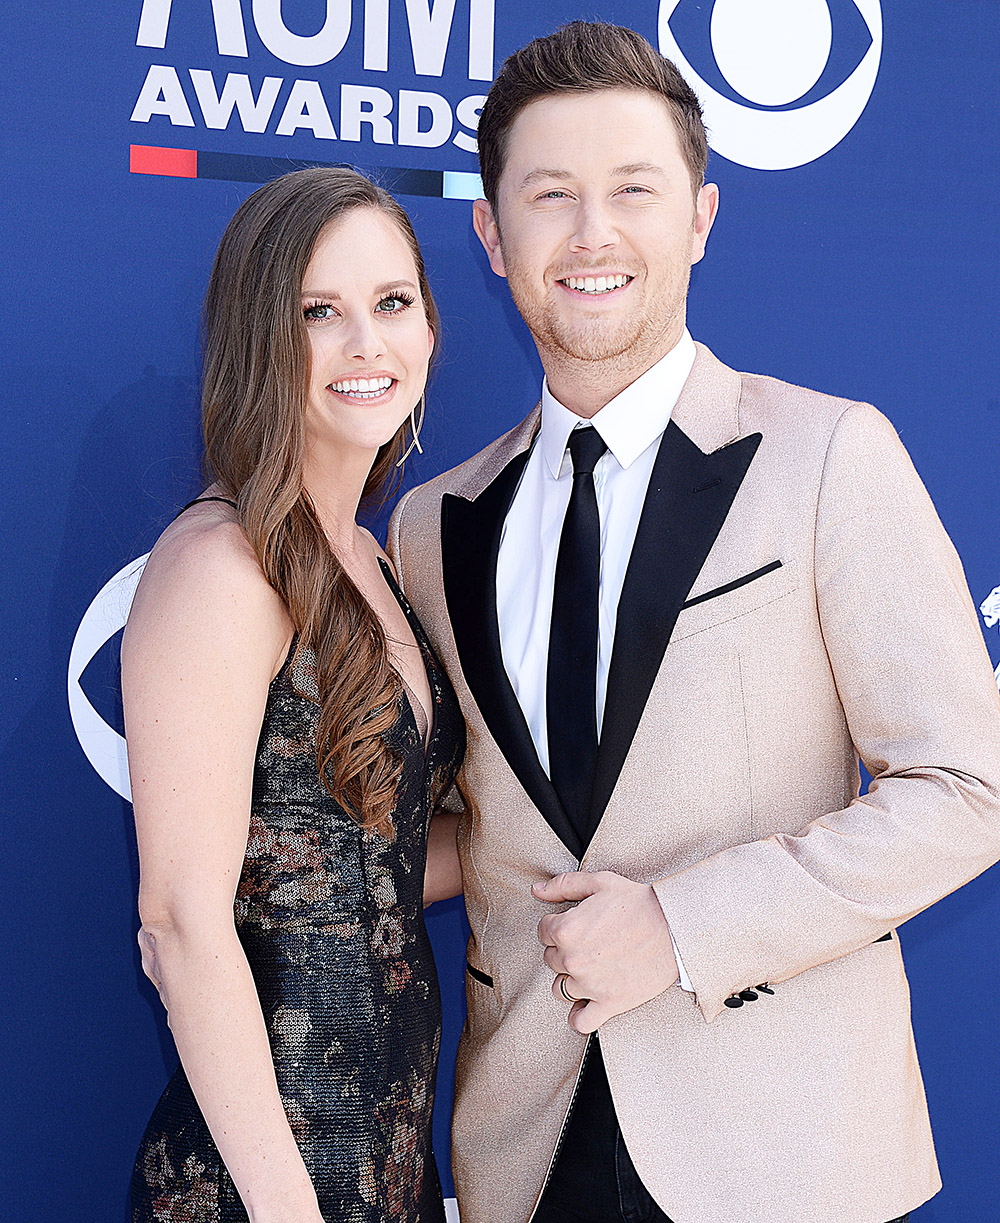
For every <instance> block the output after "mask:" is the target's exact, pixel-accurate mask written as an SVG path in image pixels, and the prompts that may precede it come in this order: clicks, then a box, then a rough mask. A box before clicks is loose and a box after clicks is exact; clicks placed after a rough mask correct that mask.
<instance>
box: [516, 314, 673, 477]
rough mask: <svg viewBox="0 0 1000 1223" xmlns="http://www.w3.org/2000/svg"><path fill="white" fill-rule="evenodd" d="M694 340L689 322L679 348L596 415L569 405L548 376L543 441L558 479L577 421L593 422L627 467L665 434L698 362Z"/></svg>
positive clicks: (551, 470) (544, 385)
mask: <svg viewBox="0 0 1000 1223" xmlns="http://www.w3.org/2000/svg"><path fill="white" fill-rule="evenodd" d="M694 358H695V347H694V341H693V340H692V339H691V335H690V333H689V332H688V330H687V328H685V330H684V334H683V335H682V336H681V338H680V340H678V342H677V343H676V344H675V345H674V347H673V348H671V350H670V351H669V352H668V353H667V354H666V356H664V357H661V358H660V359H659V361H657V362H656V364H655V365H651V366H650V367H649V369H647V370H646V372H645V373H644V374H640V375H639V377H638V378H636V380H635V381H634V382H632V383H630V384H629V385H628V386H627V387H626V388H625V389H624V390H623V391H621V392H620V393H619V394H618V395H616V396H615V397H614V399H612V400H609V402H608V403H606V404H605V405H604V407H603V408H601V410H600V411H599V412H597V413H595V415H594V416H592V417H591V419H590V420H589V421H588V420H584V419H583V418H582V417H579V416H577V414H576V413H575V412H571V411H570V410H569V408H567V407H564V406H563V405H562V404H561V403H560V402H559V400H558V399H556V398H555V397H554V396H553V394H552V393H551V391H550V390H549V384H548V382H547V381H543V382H542V425H541V431H540V436H539V438H538V444H539V446H540V447H541V450H542V455H543V457H544V459H545V465H546V467H547V468H548V469H549V473H550V474H551V476H552V478H553V479H558V478H559V472H560V469H561V467H562V463H563V456H564V455H565V453H566V444H567V442H568V441H569V435H570V434H571V433H572V432H573V430H574V429H575V428H576V427H577V425H588V424H589V425H593V426H594V428H595V429H596V430H597V432H598V433H599V434H600V435H601V437H602V438H603V439H604V441H605V442H606V443H607V447H608V450H610V451H611V453H612V454H613V455H614V457H615V459H616V460H617V461H618V463H619V464H620V466H621V467H623V468H625V467H630V466H631V465H632V464H633V463H634V462H635V460H636V459H637V458H638V457H639V455H640V454H642V452H643V451H644V450H645V449H646V448H647V446H649V445H651V444H652V443H653V442H655V441H656V439H657V438H658V437H659V436H660V434H661V433H662V432H663V430H664V429H665V428H666V427H667V424H668V423H669V421H670V416H671V413H672V412H673V410H674V405H675V404H676V403H677V400H678V398H679V397H680V393H681V389H682V388H683V386H684V383H685V382H686V381H687V376H688V374H690V372H691V366H692V365H693V364H694Z"/></svg>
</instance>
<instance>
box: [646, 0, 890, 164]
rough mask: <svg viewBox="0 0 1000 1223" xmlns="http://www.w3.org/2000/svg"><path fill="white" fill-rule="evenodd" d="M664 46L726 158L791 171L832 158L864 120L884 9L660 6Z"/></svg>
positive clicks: (782, 4) (688, 0) (845, 0)
mask: <svg viewBox="0 0 1000 1223" xmlns="http://www.w3.org/2000/svg"><path fill="white" fill-rule="evenodd" d="M659 41H660V51H661V53H662V54H663V55H665V56H666V57H667V58H668V59H671V60H673V61H674V63H675V64H676V65H677V67H678V68H679V69H680V71H681V72H682V73H683V75H684V77H685V79H686V80H687V81H688V83H689V84H690V85H691V87H692V89H694V91H695V93H696V94H697V95H698V98H699V100H700V101H701V104H702V106H703V107H704V110H705V124H706V126H707V127H708V132H709V142H710V143H711V146H712V148H713V150H714V151H715V152H716V153H720V154H721V155H722V156H723V157H725V158H727V159H728V160H729V161H735V162H737V163H738V164H739V165H741V166H749V167H750V168H751V169H754V170H789V169H791V168H792V167H794V166H804V165H806V163H807V162H810V161H815V160H816V159H817V158H818V157H822V156H823V155H824V154H825V153H829V151H830V150H831V149H832V148H834V146H835V145H838V144H839V143H840V142H841V140H843V139H844V137H845V136H846V135H847V134H848V132H849V131H850V130H851V128H853V127H854V125H855V123H857V121H858V119H860V118H861V114H862V112H863V111H864V109H865V107H866V106H867V105H868V99H869V98H870V97H871V95H872V90H873V89H874V88H875V78H876V77H877V76H878V70H879V63H880V61H881V58H882V8H881V4H880V0H715V2H714V4H712V3H705V2H704V0H660V16H659ZM682 47H683V48H684V50H682V49H681V48H682Z"/></svg>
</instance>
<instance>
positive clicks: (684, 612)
mask: <svg viewBox="0 0 1000 1223" xmlns="http://www.w3.org/2000/svg"><path fill="white" fill-rule="evenodd" d="M706 577H707V575H706ZM712 577H714V578H715V580H714V581H713V580H710V579H708V580H704V581H703V580H702V578H701V577H699V579H698V581H697V582H695V584H694V587H693V588H692V591H691V593H690V595H689V596H688V598H687V600H686V601H685V602H684V604H683V605H682V606H681V610H680V614H679V615H678V617H677V624H676V627H675V628H674V632H673V635H672V636H671V641H680V640H682V639H683V638H685V637H691V636H693V635H694V634H695V633H702V632H704V631H705V630H706V629H710V628H714V627H715V626H716V625H717V624H725V623H726V622H727V621H729V620H735V619H736V618H737V617H738V616H745V615H748V614H749V613H750V612H753V611H756V610H757V609H758V608H760V607H764V606H766V605H767V604H768V603H773V602H775V601H776V600H777V599H781V598H783V597H784V596H785V595H787V594H791V592H792V591H793V590H795V588H796V582H795V578H794V573H793V570H792V568H791V567H790V566H788V565H786V564H785V563H784V562H783V561H781V560H779V559H775V560H773V561H768V562H767V564H764V565H758V566H756V567H754V568H751V569H748V570H746V571H744V572H742V573H740V572H739V570H737V575H736V576H734V577H732V578H730V579H729V580H728V581H723V582H719V581H718V579H717V577H716V575H714V574H713V575H712Z"/></svg>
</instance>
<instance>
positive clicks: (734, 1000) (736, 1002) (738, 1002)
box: [725, 994, 743, 1011]
mask: <svg viewBox="0 0 1000 1223" xmlns="http://www.w3.org/2000/svg"><path fill="white" fill-rule="evenodd" d="M725 1005H726V1006H728V1007H729V1009H730V1010H733V1011H735V1010H736V1008H737V1007H738V1006H742V1005H743V999H742V998H738V997H737V996H736V995H735V994H733V996H732V997H731V998H727V999H726V1000H725Z"/></svg>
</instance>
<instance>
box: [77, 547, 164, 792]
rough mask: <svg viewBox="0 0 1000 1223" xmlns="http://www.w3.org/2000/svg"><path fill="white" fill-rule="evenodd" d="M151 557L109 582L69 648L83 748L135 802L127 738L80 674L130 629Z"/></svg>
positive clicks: (111, 782)
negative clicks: (134, 603) (104, 714)
mask: <svg viewBox="0 0 1000 1223" xmlns="http://www.w3.org/2000/svg"><path fill="white" fill-rule="evenodd" d="M148 556H149V553H148V552H147V553H146V556H140V557H139V558H138V559H136V560H134V561H130V562H129V563H128V564H127V565H126V566H125V567H124V569H119V571H118V572H117V573H116V574H115V576H114V577H113V578H112V579H111V580H110V581H109V582H106V583H105V584H104V585H103V586H102V587H101V589H100V590H99V591H98V592H97V595H96V596H95V598H94V601H93V602H92V603H91V605H90V606H89V607H88V608H87V610H86V611H85V612H84V614H83V619H82V620H81V621H80V627H79V628H78V629H77V630H76V636H75V637H74V638H73V648H72V649H71V650H70V652H69V675H68V682H67V692H68V696H69V716H70V718H71V719H72V721H73V729H74V730H75V731H76V737H77V739H78V740H79V741H80V746H81V747H82V748H83V754H84V755H85V756H86V757H87V759H88V760H89V761H90V763H91V764H92V765H93V766H94V768H95V769H96V771H97V773H98V776H99V777H100V778H101V780H102V781H104V782H106V783H107V784H108V785H109V786H110V787H111V789H112V790H114V791H115V793H116V794H120V795H121V796H122V798H127V799H129V800H130V801H131V798H132V787H131V786H130V785H129V779H128V756H127V754H126V751H125V740H124V739H123V738H122V736H121V735H120V734H119V733H118V731H116V730H115V728H114V727H113V726H109V725H108V723H107V722H105V720H104V719H103V718H102V717H101V715H100V714H99V713H98V712H97V710H96V709H95V708H94V706H93V705H92V704H91V703H90V700H89V698H88V697H87V694H86V693H85V692H84V690H83V688H82V687H81V686H80V677H81V676H82V675H83V673H84V671H86V669H87V667H88V665H89V664H90V661H91V659H92V658H93V657H94V655H95V654H96V653H97V652H98V650H100V649H101V648H102V647H103V646H105V645H106V644H107V643H108V642H109V641H110V640H111V638H112V637H113V636H114V635H115V633H117V632H118V631H119V629H123V628H124V627H125V621H126V620H127V619H128V613H129V608H130V607H131V606H132V598H133V596H134V595H135V588H136V587H137V586H138V585H139V578H140V577H141V576H142V570H143V568H144V566H145V564H146V559H147V557H148Z"/></svg>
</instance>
